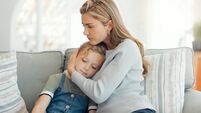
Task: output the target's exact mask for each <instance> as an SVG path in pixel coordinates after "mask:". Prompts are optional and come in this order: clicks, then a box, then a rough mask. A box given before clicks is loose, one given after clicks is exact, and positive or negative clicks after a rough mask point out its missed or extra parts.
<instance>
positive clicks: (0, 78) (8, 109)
mask: <svg viewBox="0 0 201 113" xmlns="http://www.w3.org/2000/svg"><path fill="white" fill-rule="evenodd" d="M16 70H17V60H16V53H15V52H0V113H28V112H27V109H26V106H25V103H24V100H23V98H22V97H21V95H20V91H19V89H18V85H17V73H16Z"/></svg>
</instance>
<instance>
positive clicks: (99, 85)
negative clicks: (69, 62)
mask: <svg viewBox="0 0 201 113" xmlns="http://www.w3.org/2000/svg"><path fill="white" fill-rule="evenodd" d="M122 43H123V44H121V45H120V46H118V47H117V48H116V49H115V51H114V52H113V53H112V54H110V56H108V57H107V59H106V61H105V63H104V64H103V67H102V68H101V69H100V71H99V72H98V73H97V74H96V75H95V77H94V80H91V79H87V78H85V77H84V76H82V75H81V74H80V73H78V72H76V71H74V72H73V73H72V81H73V82H74V83H75V84H77V85H78V86H79V87H80V89H81V90H82V91H83V92H84V93H85V94H86V95H87V96H89V97H90V98H91V99H92V100H93V101H95V102H96V103H98V104H99V103H102V102H104V101H105V100H107V99H108V98H109V97H110V96H111V94H112V93H113V92H114V90H115V89H116V88H117V87H118V86H119V84H121V82H122V81H123V80H124V78H125V76H126V75H127V74H128V73H130V72H129V71H131V72H132V76H136V75H135V74H137V75H142V71H143V68H142V59H141V54H140V51H139V48H138V46H137V45H136V44H135V43H134V42H132V41H126V42H125V43H124V42H122ZM133 71H135V72H133Z"/></svg>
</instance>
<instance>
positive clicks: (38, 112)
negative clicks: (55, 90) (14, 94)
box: [32, 95, 51, 113]
mask: <svg viewBox="0 0 201 113" xmlns="http://www.w3.org/2000/svg"><path fill="white" fill-rule="evenodd" d="M50 101H51V97H50V96H48V95H41V96H40V97H39V98H38V99H37V101H36V103H35V105H34V107H33V109H32V113H45V112H46V108H47V106H48V105H49V103H50Z"/></svg>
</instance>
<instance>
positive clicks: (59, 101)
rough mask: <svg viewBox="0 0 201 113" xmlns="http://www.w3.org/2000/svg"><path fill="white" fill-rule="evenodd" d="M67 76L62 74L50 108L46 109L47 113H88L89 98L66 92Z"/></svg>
mask: <svg viewBox="0 0 201 113" xmlns="http://www.w3.org/2000/svg"><path fill="white" fill-rule="evenodd" d="M65 78H66V76H65V74H62V77H61V80H60V83H59V87H58V88H57V89H56V91H55V93H54V97H53V98H52V100H51V102H50V104H49V106H48V107H47V109H46V112H47V113H87V112H88V97H87V96H82V95H78V94H74V93H71V92H67V91H65V90H64V83H65Z"/></svg>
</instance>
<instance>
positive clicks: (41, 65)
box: [17, 51, 64, 112]
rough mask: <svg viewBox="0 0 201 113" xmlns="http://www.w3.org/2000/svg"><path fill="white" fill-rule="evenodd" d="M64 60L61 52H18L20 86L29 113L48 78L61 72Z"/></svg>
mask: <svg viewBox="0 0 201 113" xmlns="http://www.w3.org/2000/svg"><path fill="white" fill-rule="evenodd" d="M63 60H64V55H63V54H62V53H61V52H59V51H46V52H17V74H18V86H19V89H20V91H21V95H22V97H23V98H24V100H25V103H26V106H27V109H28V111H29V112H31V110H32V107H33V105H34V103H35V101H36V99H37V98H38V96H39V94H40V92H41V90H42V88H43V87H44V85H45V83H46V81H47V79H48V77H49V76H50V75H52V74H55V73H58V72H60V69H61V67H62V65H63Z"/></svg>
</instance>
